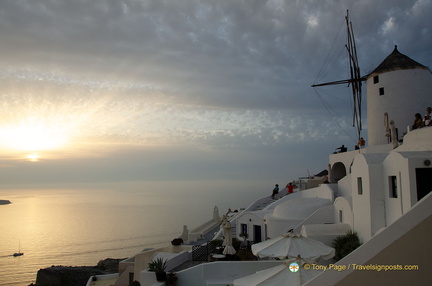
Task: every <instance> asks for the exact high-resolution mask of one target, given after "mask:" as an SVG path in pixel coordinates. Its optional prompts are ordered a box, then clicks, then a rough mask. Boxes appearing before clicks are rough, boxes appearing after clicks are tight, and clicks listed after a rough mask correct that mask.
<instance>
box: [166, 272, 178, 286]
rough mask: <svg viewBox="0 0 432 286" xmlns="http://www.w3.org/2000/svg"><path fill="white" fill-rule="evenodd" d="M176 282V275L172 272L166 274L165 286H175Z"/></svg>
mask: <svg viewBox="0 0 432 286" xmlns="http://www.w3.org/2000/svg"><path fill="white" fill-rule="evenodd" d="M177 280H178V277H177V276H176V274H175V273H174V272H168V273H167V280H166V283H167V284H166V285H167V286H176V285H177Z"/></svg>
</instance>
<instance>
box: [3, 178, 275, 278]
mask: <svg viewBox="0 0 432 286" xmlns="http://www.w3.org/2000/svg"><path fill="white" fill-rule="evenodd" d="M272 185H274V183H273V182H262V181H256V182H251V181H248V182H243V181H222V180H215V181H169V182H120V183H110V184H107V183H104V184H92V185H80V186H67V187H66V186H55V187H54V186H48V187H44V188H37V189H34V188H28V187H21V188H5V187H2V189H0V199H1V200H10V201H11V202H12V203H11V204H8V205H0V286H2V285H8V286H11V285H20V286H22V285H29V284H31V283H35V282H36V274H37V271H38V270H39V269H41V268H47V267H51V266H53V265H56V266H57V265H63V266H94V265H96V264H97V263H98V261H100V260H102V259H105V258H127V257H131V256H133V255H135V254H136V253H138V252H140V251H142V250H143V249H145V248H157V247H162V246H165V245H168V244H169V243H170V241H171V240H172V239H174V238H176V237H178V236H179V235H180V234H181V233H182V230H183V225H187V227H188V229H189V230H192V229H194V228H195V227H198V226H200V225H201V224H203V223H204V222H205V221H208V220H210V219H212V217H213V209H214V207H215V206H217V207H218V209H219V214H220V215H223V214H225V213H226V212H227V210H228V208H231V209H232V210H235V209H240V208H245V207H247V206H249V205H250V204H251V203H252V202H253V201H255V200H256V199H258V198H261V197H263V196H266V195H270V194H271V189H272ZM19 251H20V252H23V253H24V255H22V256H18V257H14V256H13V254H14V253H15V252H19Z"/></svg>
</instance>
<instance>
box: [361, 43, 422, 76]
mask: <svg viewBox="0 0 432 286" xmlns="http://www.w3.org/2000/svg"><path fill="white" fill-rule="evenodd" d="M408 69H425V70H428V71H430V70H429V68H428V67H426V66H424V65H422V64H420V63H418V62H416V61H415V60H413V59H411V58H410V57H408V56H406V55H404V54H401V53H400V52H399V51H398V49H397V46H395V48H394V50H393V52H392V53H391V54H390V55H388V56H387V57H386V58H385V59H384V61H383V62H382V63H381V64H380V65H379V66H378V67H377V68H376V69H375V70H373V71H372V72H371V73H370V74H369V75H368V77H371V76H375V75H377V74H382V73H385V72H390V71H397V70H408Z"/></svg>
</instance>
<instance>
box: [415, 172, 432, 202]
mask: <svg viewBox="0 0 432 286" xmlns="http://www.w3.org/2000/svg"><path fill="white" fill-rule="evenodd" d="M416 181H417V201H420V200H421V199H422V198H423V197H425V196H426V195H427V194H429V193H430V192H431V191H432V168H418V169H416Z"/></svg>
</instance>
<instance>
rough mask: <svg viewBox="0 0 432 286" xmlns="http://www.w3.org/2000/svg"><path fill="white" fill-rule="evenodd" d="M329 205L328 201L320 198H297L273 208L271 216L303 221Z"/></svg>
mask: <svg viewBox="0 0 432 286" xmlns="http://www.w3.org/2000/svg"><path fill="white" fill-rule="evenodd" d="M328 205H331V202H330V200H327V199H321V198H299V199H292V200H288V201H286V202H284V203H282V204H280V205H278V206H277V207H275V209H274V212H273V216H274V217H276V218H284V219H287V218H288V219H293V220H295V219H305V218H307V217H308V216H310V215H311V214H312V213H313V212H315V211H316V210H317V209H319V208H322V207H325V206H328Z"/></svg>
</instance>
